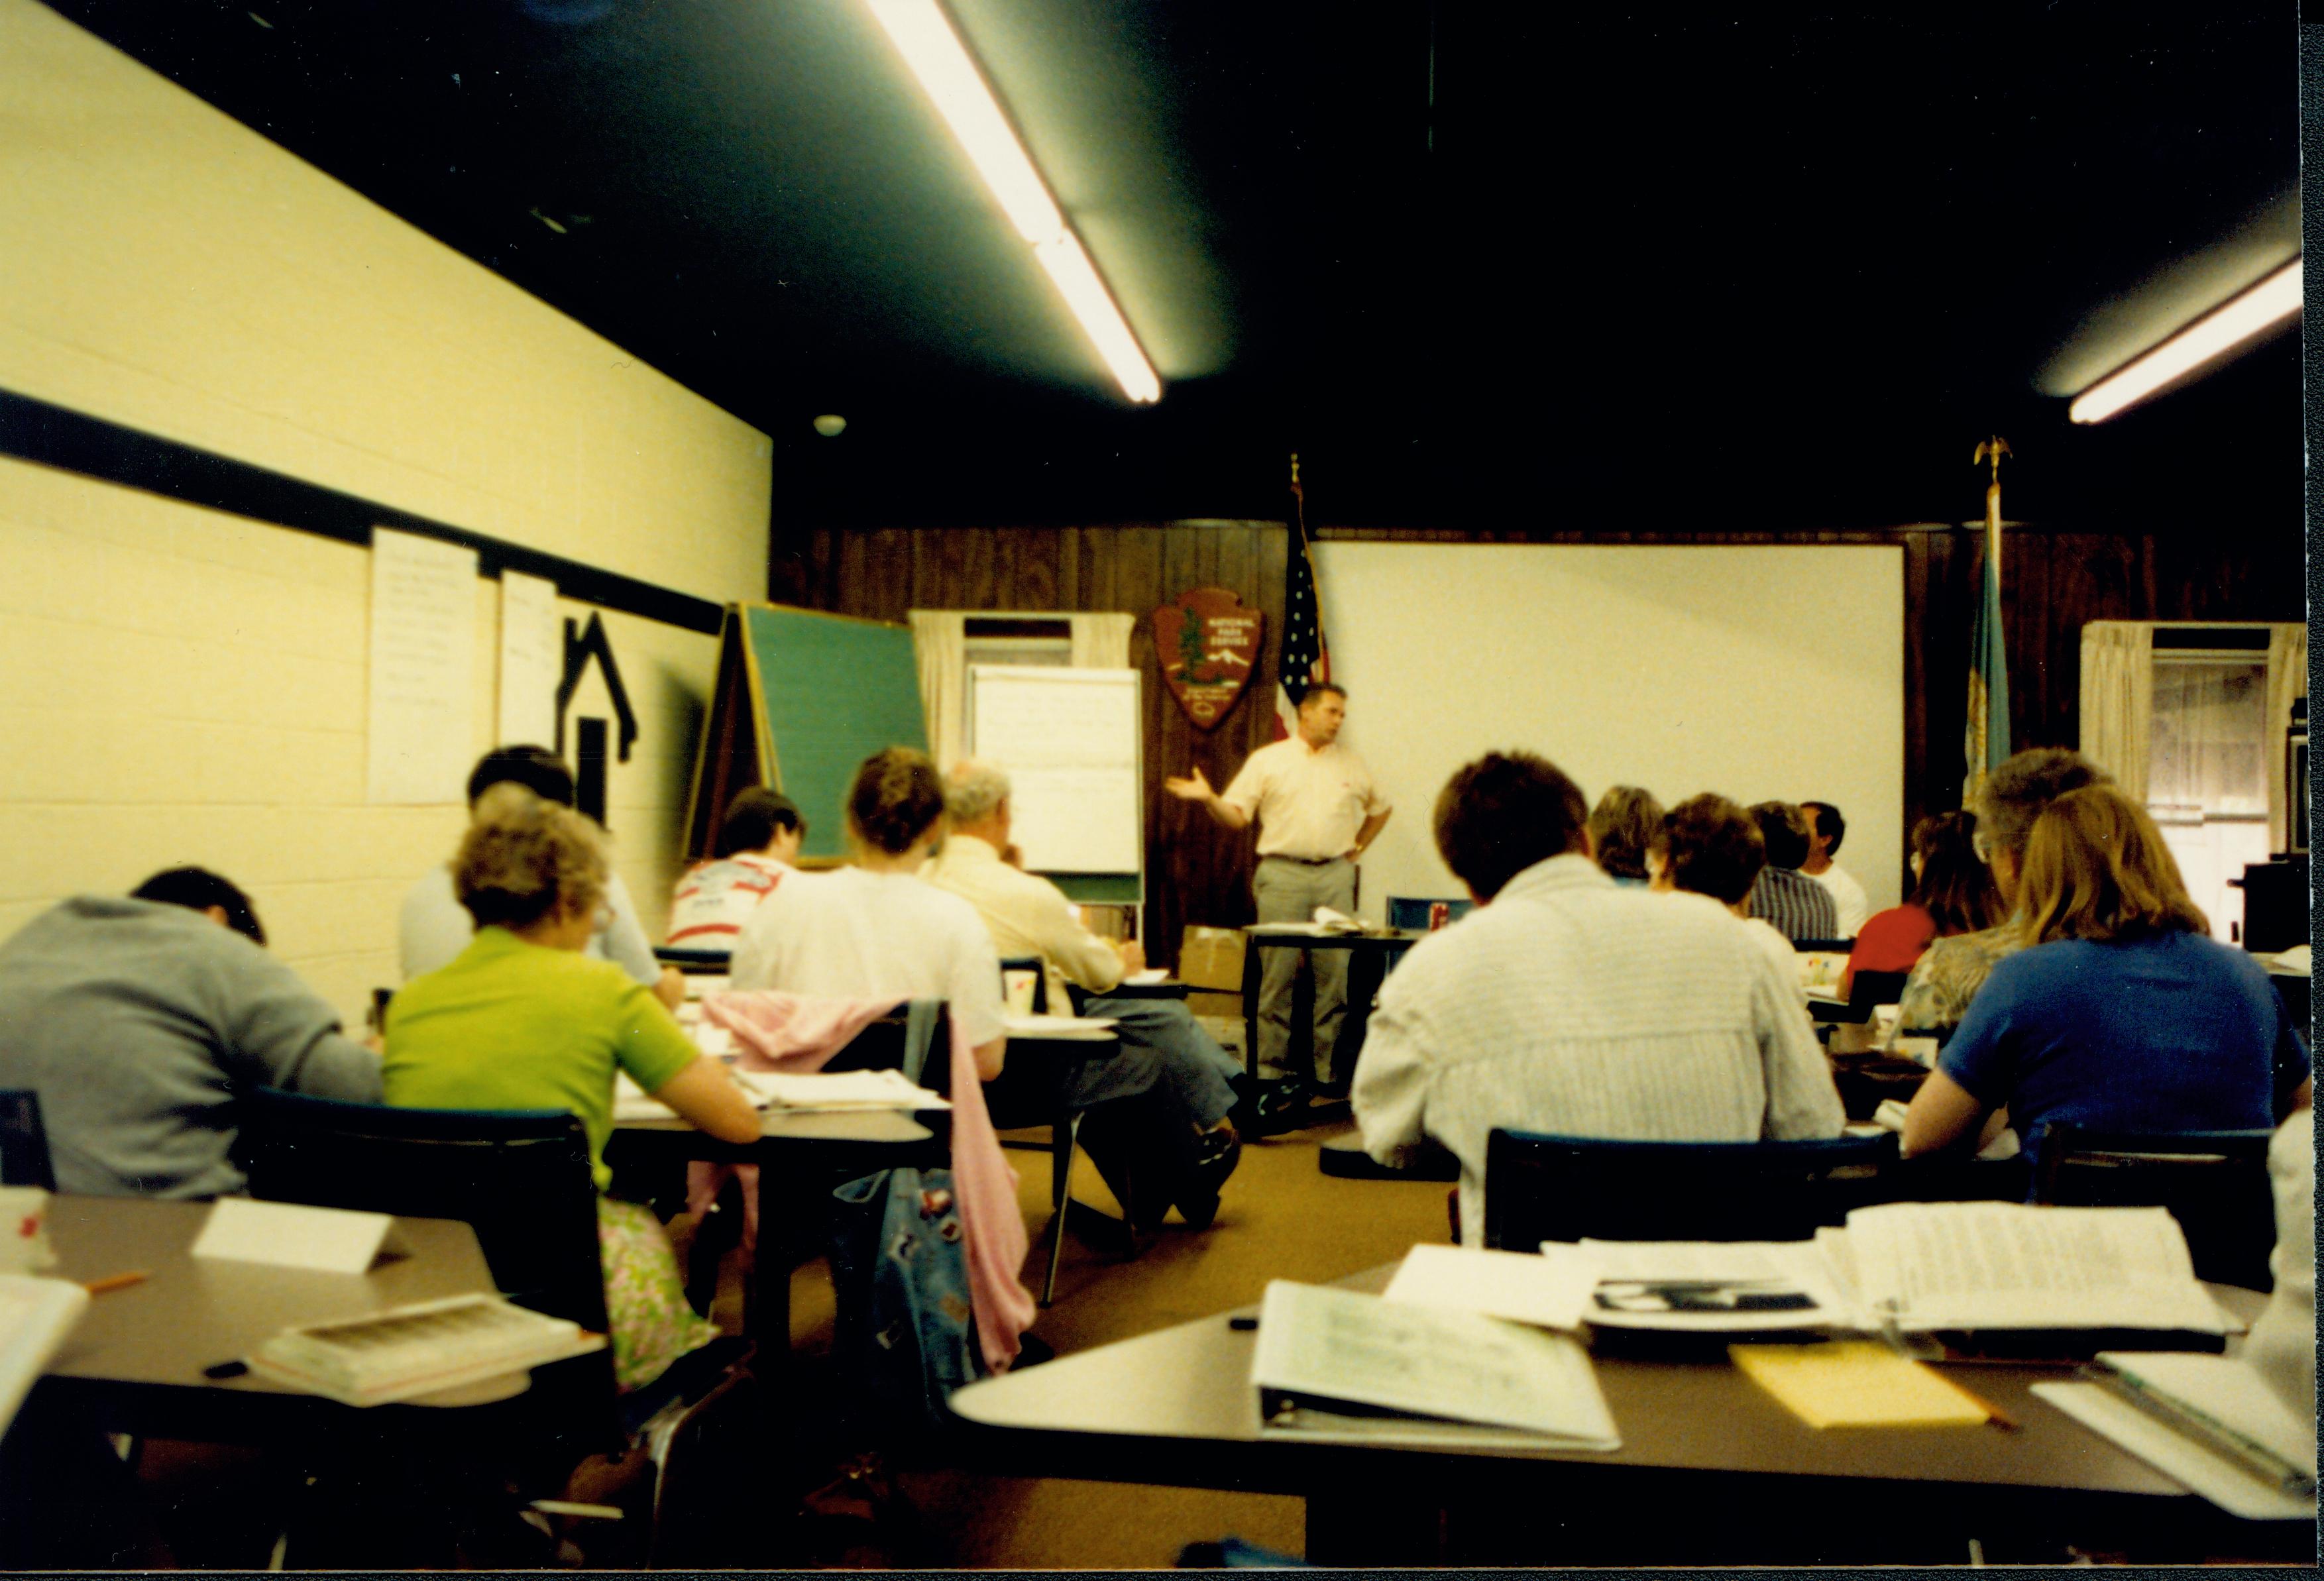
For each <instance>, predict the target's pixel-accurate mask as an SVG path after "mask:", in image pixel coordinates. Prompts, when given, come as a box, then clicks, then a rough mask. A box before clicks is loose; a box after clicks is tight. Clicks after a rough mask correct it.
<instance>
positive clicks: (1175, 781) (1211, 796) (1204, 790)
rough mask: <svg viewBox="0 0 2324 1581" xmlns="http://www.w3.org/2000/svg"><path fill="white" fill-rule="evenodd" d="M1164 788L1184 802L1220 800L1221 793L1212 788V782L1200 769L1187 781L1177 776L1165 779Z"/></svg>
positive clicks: (1187, 778)
mask: <svg viewBox="0 0 2324 1581" xmlns="http://www.w3.org/2000/svg"><path fill="white" fill-rule="evenodd" d="M1162 788H1163V789H1164V790H1166V791H1168V792H1169V793H1170V794H1171V795H1174V796H1176V797H1177V798H1178V799H1179V800H1180V801H1182V802H1215V801H1217V800H1218V799H1219V793H1218V792H1216V791H1214V790H1213V789H1212V788H1211V782H1210V781H1209V780H1207V779H1205V778H1203V771H1202V769H1201V768H1196V769H1195V770H1194V773H1193V774H1192V775H1191V776H1189V777H1186V778H1185V779H1180V778H1178V777H1176V776H1173V777H1170V778H1167V779H1165V780H1164V781H1163V782H1162Z"/></svg>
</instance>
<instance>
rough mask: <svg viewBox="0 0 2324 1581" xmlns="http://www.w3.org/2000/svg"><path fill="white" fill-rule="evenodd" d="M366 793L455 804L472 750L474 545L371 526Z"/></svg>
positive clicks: (394, 800) (385, 799) (397, 800)
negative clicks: (453, 542)
mask: <svg viewBox="0 0 2324 1581" xmlns="http://www.w3.org/2000/svg"><path fill="white" fill-rule="evenodd" d="M371 561H372V565H371V718H370V731H369V747H370V752H369V773H368V775H367V799H368V800H370V801H371V802H373V803H374V804H383V803H385V804H405V805H409V804H429V803H437V802H457V801H459V800H460V796H461V788H462V786H463V783H464V782H465V781H466V777H467V773H468V764H469V759H470V758H472V757H473V756H474V752H473V749H474V747H475V740H474V736H475V724H474V722H473V719H472V716H471V707H472V704H471V703H470V697H471V693H472V687H473V684H474V683H473V676H474V672H475V658H476V552H475V550H474V549H464V548H461V547H458V546H457V545H454V544H447V543H439V542H438V541H437V540H436V539H434V538H420V537H418V536H416V535H414V534H411V533H403V532H391V531H389V530H388V529H385V528H377V529H374V530H373V532H372V547H371Z"/></svg>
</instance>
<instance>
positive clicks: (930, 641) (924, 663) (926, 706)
mask: <svg viewBox="0 0 2324 1581" xmlns="http://www.w3.org/2000/svg"><path fill="white" fill-rule="evenodd" d="M911 622H912V653H913V656H914V657H916V658H917V659H918V661H919V666H920V711H921V712H923V713H925V714H926V715H927V722H928V756H929V757H931V758H935V759H936V768H937V769H938V770H939V771H942V770H945V769H947V768H951V767H952V766H953V765H954V763H955V762H957V761H959V759H960V758H961V756H962V753H963V749H964V746H965V744H966V740H967V724H968V655H967V648H966V647H965V645H964V640H963V639H964V635H965V632H966V628H967V624H968V616H967V615H966V614H965V613H964V612H963V611H959V610H914V611H911Z"/></svg>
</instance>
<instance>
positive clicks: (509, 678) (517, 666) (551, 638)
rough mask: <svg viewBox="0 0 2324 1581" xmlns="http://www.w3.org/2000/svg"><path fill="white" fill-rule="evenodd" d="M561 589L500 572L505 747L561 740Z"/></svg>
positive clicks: (502, 733) (517, 573)
mask: <svg viewBox="0 0 2324 1581" xmlns="http://www.w3.org/2000/svg"><path fill="white" fill-rule="evenodd" d="M563 637H564V634H563V632H562V631H560V630H558V624H557V584H555V583H554V582H551V581H549V578H547V577H546V576H528V575H526V574H524V573H523V572H521V571H503V572H502V573H501V687H500V733H499V734H498V735H497V736H495V737H494V738H493V739H494V740H499V741H503V742H514V741H532V742H537V743H539V745H541V746H544V747H545V746H548V745H549V743H550V742H552V741H554V740H557V683H558V681H560V680H562V679H564V677H565V651H564V649H565V643H564V640H563Z"/></svg>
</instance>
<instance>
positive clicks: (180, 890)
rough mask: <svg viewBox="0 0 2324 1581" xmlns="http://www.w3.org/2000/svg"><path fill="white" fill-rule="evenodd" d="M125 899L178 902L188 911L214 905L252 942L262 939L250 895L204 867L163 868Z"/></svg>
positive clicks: (236, 931)
mask: <svg viewBox="0 0 2324 1581" xmlns="http://www.w3.org/2000/svg"><path fill="white" fill-rule="evenodd" d="M129 898H130V899H132V900H154V901H159V902H161V904H162V905H182V906H184V907H186V908H187V909H188V910H189V911H208V910H209V908H210V907H212V906H214V905H215V906H217V908H218V909H219V910H220V911H222V912H224V913H226V926H227V927H229V928H232V929H233V930H234V931H235V933H240V934H241V935H242V936H243V937H244V938H245V939H247V940H249V941H250V942H252V943H254V944H263V943H265V942H266V930H265V929H264V928H262V927H260V926H259V925H258V914H257V913H256V912H254V911H253V910H252V909H251V907H250V896H247V895H244V893H243V892H242V891H241V890H239V889H237V888H235V887H234V886H233V885H232V884H229V883H227V882H226V880H225V879H224V878H219V877H218V876H217V874H216V873H213V872H211V871H210V870H209V869H208V868H167V869H163V870H162V871H161V872H159V873H156V874H154V875H153V876H152V878H148V879H146V880H145V882H143V884H140V885H139V886H137V887H136V888H134V889H132V890H131V891H130V892H129Z"/></svg>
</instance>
